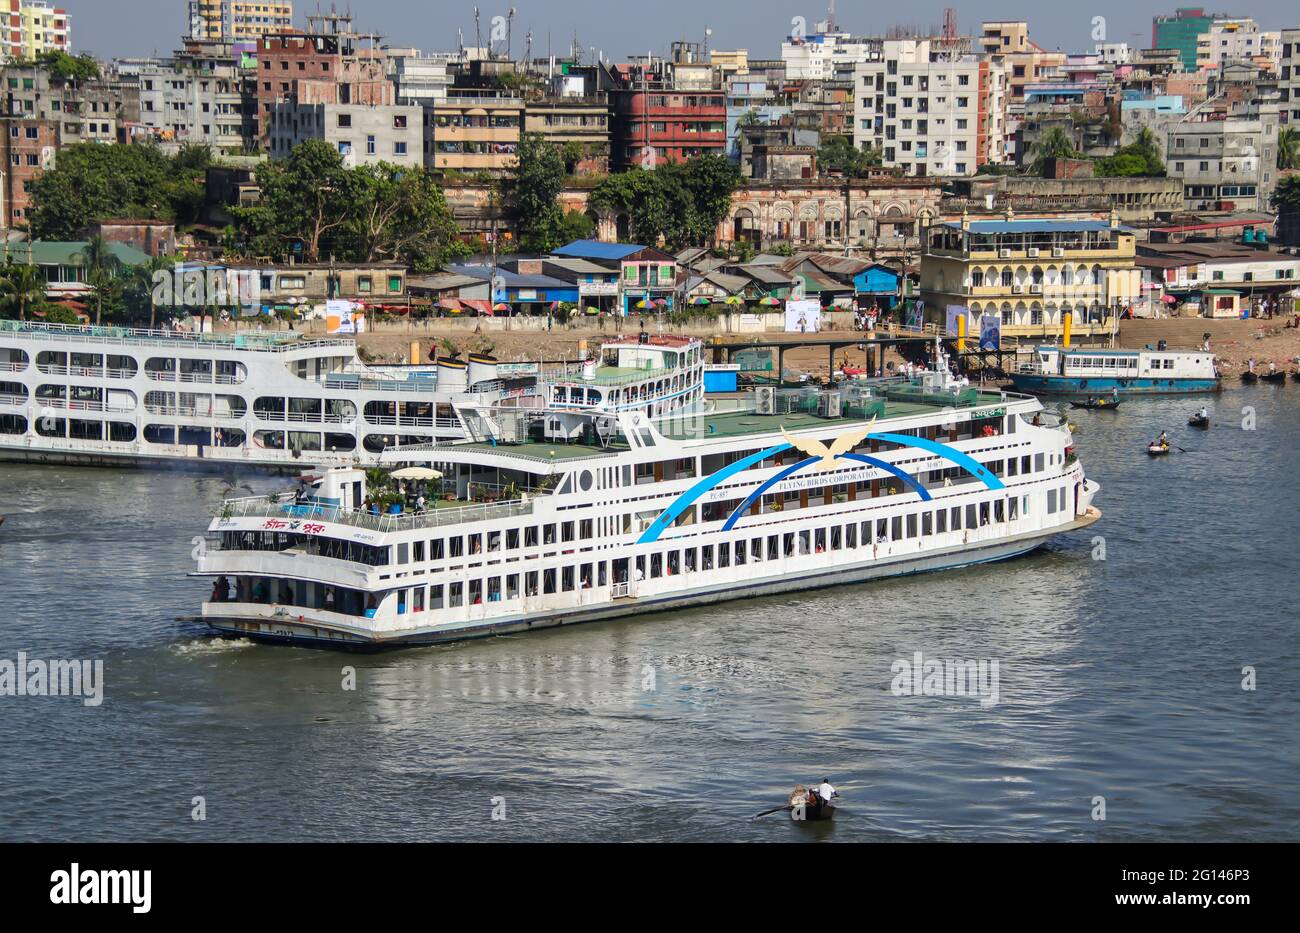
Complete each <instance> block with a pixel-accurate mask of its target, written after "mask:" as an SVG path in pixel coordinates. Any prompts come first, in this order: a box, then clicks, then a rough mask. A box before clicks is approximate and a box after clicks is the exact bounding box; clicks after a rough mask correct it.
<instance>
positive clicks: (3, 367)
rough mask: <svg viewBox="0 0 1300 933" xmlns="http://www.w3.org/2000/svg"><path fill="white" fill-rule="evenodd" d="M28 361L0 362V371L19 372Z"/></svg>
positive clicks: (25, 366) (24, 367)
mask: <svg viewBox="0 0 1300 933" xmlns="http://www.w3.org/2000/svg"><path fill="white" fill-rule="evenodd" d="M29 365H31V364H29V363H0V373H20V372H22V371H23V370H25V369H26V368H27V367H28V366H29Z"/></svg>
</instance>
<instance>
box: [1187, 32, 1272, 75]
mask: <svg viewBox="0 0 1300 933" xmlns="http://www.w3.org/2000/svg"><path fill="white" fill-rule="evenodd" d="M1281 55H1282V34H1281V33H1279V32H1266V31H1264V30H1261V29H1260V28H1259V24H1258V23H1256V22H1255V21H1254V20H1253V19H1224V20H1217V21H1215V22H1214V23H1211V24H1210V27H1209V29H1207V30H1206V31H1205V32H1203V33H1201V34H1200V35H1199V36H1197V37H1196V67H1197V68H1198V69H1201V70H1203V69H1206V68H1210V69H1214V68H1218V67H1219V66H1220V65H1222V64H1223V63H1224V62H1240V61H1250V62H1258V63H1259V64H1261V65H1263V66H1264V67H1266V68H1269V69H1270V70H1273V71H1276V70H1277V66H1278V60H1279V59H1280V58H1281Z"/></svg>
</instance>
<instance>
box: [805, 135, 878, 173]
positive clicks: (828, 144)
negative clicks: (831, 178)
mask: <svg viewBox="0 0 1300 933" xmlns="http://www.w3.org/2000/svg"><path fill="white" fill-rule="evenodd" d="M817 164H818V166H820V167H821V169H822V170H823V171H830V172H839V173H840V174H842V175H846V176H847V177H849V178H865V177H866V176H867V173H868V172H869V171H870V170H871V169H872V168H875V167H877V166H879V165H880V164H881V155H880V152H879V150H877V149H871V148H867V149H859V148H858V147H857V146H855V145H853V140H852V139H851V138H850V137H848V136H827V137H826V138H825V139H823V140H822V145H821V148H820V149H818V150H817Z"/></svg>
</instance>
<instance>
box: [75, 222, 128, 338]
mask: <svg viewBox="0 0 1300 933" xmlns="http://www.w3.org/2000/svg"><path fill="white" fill-rule="evenodd" d="M77 261H78V263H79V264H80V265H81V267H82V268H84V269H85V270H86V284H88V285H89V286H90V287H91V288H92V289H94V291H95V324H96V326H98V325H99V324H100V323H101V322H102V320H103V317H104V304H105V301H106V300H109V301H110V303H111V298H110V296H111V295H112V293H113V286H114V282H115V280H116V279H117V277H118V275H119V274H120V273H121V271H122V261H121V260H120V259H118V258H117V254H116V253H114V252H113V249H112V245H111V244H110V243H109V241H108V240H106V239H104V238H103V237H102V236H93V237H91V238H90V239H89V240H87V241H86V245H85V246H84V247H82V250H81V255H80V256H78V257H77Z"/></svg>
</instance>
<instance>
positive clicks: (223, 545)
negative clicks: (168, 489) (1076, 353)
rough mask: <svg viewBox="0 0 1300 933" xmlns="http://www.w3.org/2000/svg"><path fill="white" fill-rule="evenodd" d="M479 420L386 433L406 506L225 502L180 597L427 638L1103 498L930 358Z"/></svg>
mask: <svg viewBox="0 0 1300 933" xmlns="http://www.w3.org/2000/svg"><path fill="white" fill-rule="evenodd" d="M474 424H476V425H477V426H478V428H480V429H481V428H485V426H488V425H490V426H491V430H490V433H486V434H481V435H479V436H476V437H474V438H473V439H470V440H467V441H463V442H459V443H450V444H430V445H422V446H417V447H406V448H395V449H392V450H389V451H386V452H385V454H384V456H383V458H382V459H383V460H384V461H385V464H386V466H387V467H389V468H393V469H396V468H404V469H407V470H411V469H414V470H415V471H416V473H415V474H399V475H424V476H429V477H432V476H434V475H435V474H438V475H440V477H441V478H440V479H437V480H433V481H432V483H436V484H437V486H436V488H435V487H434V486H433V485H432V483H431V485H430V488H429V490H428V495H427V498H426V501H425V503H424V508H423V509H422V510H420V511H417V512H414V513H411V512H404V513H403V514H376V512H378V511H379V510H378V509H377V508H375V507H374V503H373V502H372V501H371V500H372V498H374V497H376V496H377V493H376V490H375V489H374V488H371V487H370V486H369V485H368V483H367V476H366V474H365V473H364V472H362V471H359V470H346V469H332V470H327V471H324V472H323V473H322V474H321V475H320V476H319V477H316V479H317V482H316V483H315V488H314V489H313V491H312V492H311V494H310V495H307V496H303V495H298V496H297V497H296V498H295V497H291V496H289V495H287V494H286V495H281V496H271V497H258V498H251V499H242V500H232V501H228V502H225V503H224V504H223V505H222V506H221V509H220V511H219V513H218V514H217V515H216V516H215V517H214V518H213V520H212V522H211V524H210V526H209V528H208V541H209V547H208V548H207V549H206V551H205V553H204V556H203V557H202V558H201V560H200V562H199V567H198V570H197V572H196V575H197V576H200V577H204V578H207V579H209V580H210V581H211V582H212V584H213V590H212V595H211V598H210V599H209V601H208V602H207V603H205V604H204V605H203V609H202V615H201V616H199V617H196V618H199V619H201V620H202V621H204V622H206V623H207V624H208V625H209V626H210V627H211V628H212V629H214V630H215V631H217V632H219V633H223V634H226V635H232V636H245V637H253V638H259V639H266V640H272V641H285V642H302V643H308V644H315V645H324V646H336V647H346V648H358V649H373V648H382V647H388V646H398V645H411V644H427V643H435V642H446V641H453V640H460V639H465V638H471V637H477V636H486V635H492V634H499V633H508V632H522V631H528V630H532V629H538V628H544V627H548V626H558V625H567V624H570V623H577V622H585V621H592V620H597V619H611V618H617V617H627V616H635V615H640V614H642V613H646V612H651V611H654V610H659V609H667V608H675V607H682V606H691V605H703V604H708V603H714V602H718V601H721V600H724V599H731V598H737V597H747V596H758V595H762V594H771V593H779V592H782V591H789V590H804V589H810V588H813V587H822V586H829V585H832V584H839V583H858V582H863V581H867V580H872V579H876V578H880V577H888V576H894V575H898V574H910V573H916V572H920V571H927V570H940V569H945V568H952V567H961V566H965V565H969V564H976V563H981V562H987V561H997V560H1003V559H1006V558H1011V557H1015V556H1017V555H1020V554H1024V553H1026V552H1028V551H1031V550H1033V549H1035V548H1037V547H1039V546H1040V545H1042V544H1043V543H1044V542H1045V541H1047V540H1048V539H1049V538H1051V537H1053V536H1055V535H1059V534H1062V533H1064V532H1070V531H1075V530H1078V529H1081V528H1084V527H1086V526H1088V525H1090V524H1091V523H1093V522H1094V521H1096V520H1097V519H1098V517H1099V513H1098V511H1097V510H1096V509H1095V508H1093V507H1092V501H1093V498H1094V496H1095V494H1096V492H1097V485H1096V484H1095V483H1094V482H1092V481H1091V480H1088V479H1087V478H1085V476H1084V470H1083V467H1082V465H1081V464H1080V463H1079V461H1078V459H1077V457H1076V456H1075V454H1074V449H1073V440H1072V438H1071V435H1070V431H1069V427H1068V424H1066V423H1064V422H1063V421H1061V420H1060V419H1058V418H1055V417H1053V416H1050V415H1048V414H1046V413H1045V412H1044V411H1043V410H1042V406H1041V405H1040V404H1039V402H1038V401H1037V400H1036V399H1035V398H1033V397H1029V396H1022V395H1015V394H1009V393H1001V392H997V393H990V392H985V391H981V390H978V389H975V388H972V387H970V386H968V385H965V384H963V383H962V382H960V381H957V380H955V379H953V378H952V377H951V376H950V375H949V374H948V373H947V372H946V371H940V372H933V373H929V374H926V375H925V376H924V377H922V378H921V379H916V380H910V381H907V380H897V381H873V382H865V383H855V384H852V385H849V386H845V387H842V388H839V389H836V390H833V391H829V392H822V391H819V390H816V389H799V390H780V389H772V388H764V389H759V390H757V391H756V392H755V393H752V394H750V395H749V396H747V397H744V398H740V399H734V400H730V402H729V403H728V404H724V403H723V402H722V401H721V400H709V402H708V403H706V405H704V406H701V407H699V408H698V409H697V410H694V411H685V410H682V411H677V412H673V413H670V414H669V415H668V416H666V417H651V416H649V415H648V414H647V413H646V412H645V411H643V410H621V411H609V412H593V411H571V410H566V409H564V408H554V407H548V408H545V409H542V410H533V411H526V410H511V411H504V410H500V409H497V410H494V411H491V412H487V411H484V412H480V413H479V415H478V416H477V417H476V418H475V419H474ZM421 469H423V470H424V471H425V472H423V473H420V470H421ZM367 505H369V506H370V507H369V508H367V507H366V506H367Z"/></svg>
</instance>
